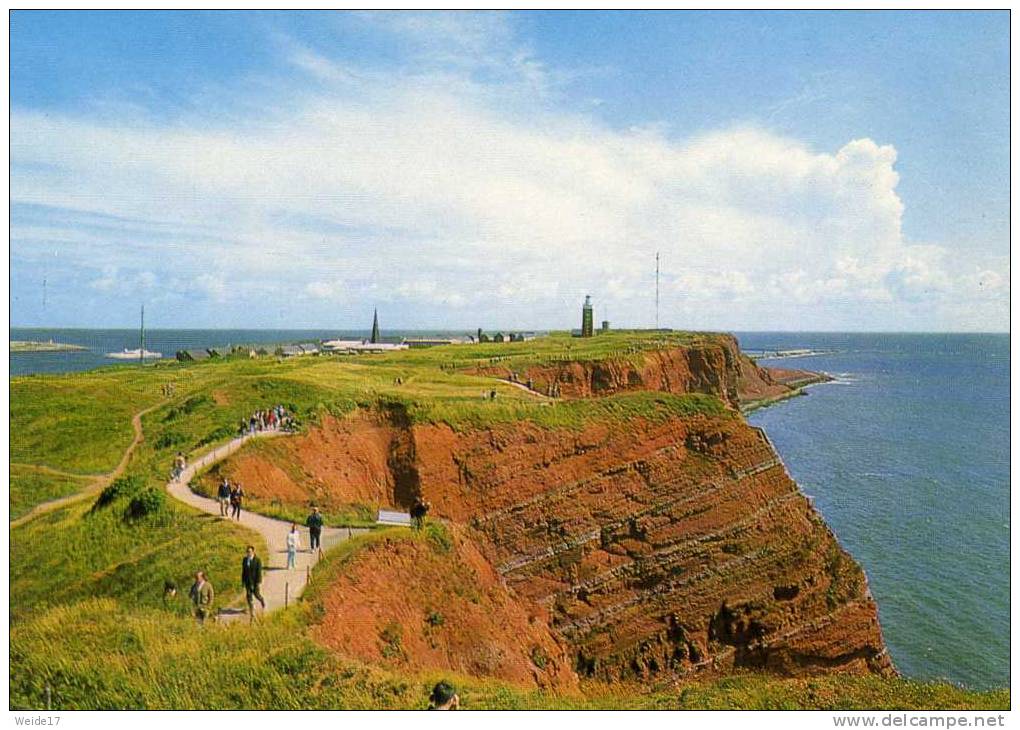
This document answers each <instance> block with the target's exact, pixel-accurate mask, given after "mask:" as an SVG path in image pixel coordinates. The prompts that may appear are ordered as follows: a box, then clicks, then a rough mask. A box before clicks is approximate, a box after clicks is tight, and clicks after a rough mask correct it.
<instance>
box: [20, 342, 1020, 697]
mask: <svg viewBox="0 0 1020 730" xmlns="http://www.w3.org/2000/svg"><path fill="white" fill-rule="evenodd" d="M384 334H389V335H391V336H395V337H396V336H400V335H404V334H411V333H404V332H387V333H384ZM414 334H424V333H414ZM428 334H438V333H428ZM450 334H464V333H461V332H457V333H450ZM367 335H368V332H367V331H338V330H314V331H313V330H291V331H284V330H276V331H271V330H152V331H150V332H147V333H146V343H147V347H148V349H150V350H157V351H161V352H163V353H164V355H172V354H173V353H174V352H176V351H177V350H179V349H185V348H194V347H215V346H226V345H228V344H238V343H256V342H264V343H283V342H300V341H313V340H318V339H321V338H332V337H364V336H367ZM738 337H739V338H740V342H741V345H742V346H743V347H744V348H746V349H749V350H757V349H760V350H787V349H802V348H809V349H813V350H826V351H831V352H829V354H826V355H818V356H812V357H805V358H796V359H786V360H778V361H771V363H772V364H776V365H778V366H780V367H789V368H804V369H813V370H823V371H825V372H828V373H830V374H833V375H835V376H837V377H838V381H837V382H836V383H831V384H824V385H818V386H815V387H812V388H811V389H810V390H809V395H807V396H805V397H802V398H794V399H792V400H789V401H786V402H783V403H780V404H778V405H775V406H772V407H770V408H766V409H764V410H761V411H757V412H755V413H753V414H751V416H750V418H749V420H750V421H751V422H752V423H754V424H756V425H759V426H762V427H764V428H765V429H766V430H767V431H768V433H769V436H770V437H771V438H772V440H773V442H774V443H775V445H776V447H777V448H778V449H779V452H780V453H781V454H782V456H783V459H784V461H785V462H786V465H787V467H788V468H789V470H790V472H791V474H792V476H793V477H794V479H796V480H797V482H798V483H799V484H800V485H801V488H802V489H803V490H804V491H805V492H806V493H808V494H810V495H812V496H814V498H815V504H816V506H817V507H818V509H819V510H820V511H821V512H822V514H823V515H824V516H825V518H826V520H827V521H828V523H829V524H830V525H831V526H832V528H833V529H834V530H835V532H836V534H837V536H838V537H839V539H840V541H841V542H842V543H843V545H844V546H845V547H846V548H847V549H848V550H849V551H850V552H851V554H853V555H854V557H855V558H857V560H858V561H859V562H860V563H861V565H863V566H864V568H865V570H866V571H867V573H868V577H869V580H870V583H871V589H872V592H873V593H874V595H875V598H876V599H877V600H878V604H879V611H880V616H881V621H882V627H883V630H884V632H885V639H886V642H887V643H888V645H889V648H890V651H891V653H892V656H893V660H894V661H895V662H896V665H897V667H898V668H899V669H900V671H901V672H903V673H904V674H906V675H907V676H910V677H917V678H946V679H950V680H952V681H954V682H959V683H962V684H966V685H968V686H972V687H990V686H1003V685H1006V684H1007V683H1008V681H1009V628H1010V627H1009V337H1008V336H1007V335H870V334H817V333H775V334H770V333H760V332H759V333H743V334H738ZM50 338H53V339H54V340H56V341H58V342H70V343H74V344H82V345H85V346H87V347H89V348H90V351H89V352H83V353H34V354H17V355H12V356H11V361H10V362H11V374H12V375H18V374H25V373H32V372H65V371H74V370H84V369H88V368H94V367H99V366H102V365H108V364H111V363H113V362H115V361H112V360H109V359H107V358H104V357H103V354H104V353H106V352H111V351H116V350H120V349H123V348H125V347H127V348H135V347H137V346H138V333H137V331H132V330H28V329H14V330H12V331H11V339H24V340H48V339H50ZM763 364H770V361H763Z"/></svg>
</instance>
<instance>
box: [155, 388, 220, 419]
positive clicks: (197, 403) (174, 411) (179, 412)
mask: <svg viewBox="0 0 1020 730" xmlns="http://www.w3.org/2000/svg"><path fill="white" fill-rule="evenodd" d="M212 402H213V399H212V398H210V397H209V396H208V395H195V396H192V397H191V398H188V399H187V400H186V401H184V402H183V403H181V404H180V405H179V406H175V407H174V408H171V409H170V410H169V411H167V412H166V416H164V418H163V421H164V422H166V421H176V420H177V419H178V418H180V417H181V416H189V415H191V414H192V413H194V412H195V411H196V410H198V409H199V408H201V407H202V406H204V405H208V404H211V403H212Z"/></svg>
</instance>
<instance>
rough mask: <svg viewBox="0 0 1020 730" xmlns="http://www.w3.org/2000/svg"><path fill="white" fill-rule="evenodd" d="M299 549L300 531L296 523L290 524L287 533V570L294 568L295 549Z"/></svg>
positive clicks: (295, 562)
mask: <svg viewBox="0 0 1020 730" xmlns="http://www.w3.org/2000/svg"><path fill="white" fill-rule="evenodd" d="M300 549H301V533H299V532H298V527H297V525H291V526H290V532H288V533H287V570H294V568H295V567H297V551H298V550H300Z"/></svg>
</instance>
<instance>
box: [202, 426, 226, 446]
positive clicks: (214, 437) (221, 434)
mask: <svg viewBox="0 0 1020 730" xmlns="http://www.w3.org/2000/svg"><path fill="white" fill-rule="evenodd" d="M234 433H235V427H234V426H220V427H219V428H217V429H216V430H215V431H212V432H210V433H208V434H206V435H205V436H203V437H202V439H201V440H200V441H199V442H198V443H197V444H195V446H196V447H199V446H205V445H206V444H211V443H213V442H215V441H219V440H220V439H225V438H228V437H230V436H233V435H234Z"/></svg>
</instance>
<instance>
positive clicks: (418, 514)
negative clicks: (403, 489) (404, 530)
mask: <svg viewBox="0 0 1020 730" xmlns="http://www.w3.org/2000/svg"><path fill="white" fill-rule="evenodd" d="M431 506H432V505H430V504H429V503H428V502H426V501H425V500H424V499H423V498H422V497H421V495H419V496H417V497H415V498H414V504H413V505H411V526H412V527H413V528H414V529H416V530H420V529H421V528H423V527H425V517H426V516H427V515H428V513H429V507H431Z"/></svg>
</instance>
